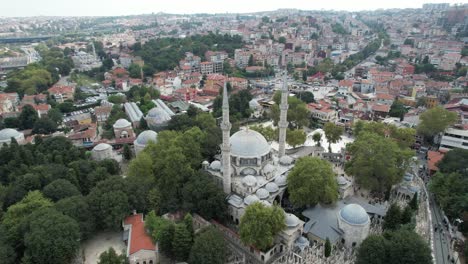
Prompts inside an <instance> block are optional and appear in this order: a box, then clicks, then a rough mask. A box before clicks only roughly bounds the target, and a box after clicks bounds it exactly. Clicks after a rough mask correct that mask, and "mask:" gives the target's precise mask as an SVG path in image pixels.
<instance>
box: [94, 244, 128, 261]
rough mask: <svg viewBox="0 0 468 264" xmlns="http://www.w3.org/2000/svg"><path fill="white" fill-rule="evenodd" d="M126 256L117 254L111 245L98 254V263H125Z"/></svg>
mask: <svg viewBox="0 0 468 264" xmlns="http://www.w3.org/2000/svg"><path fill="white" fill-rule="evenodd" d="M127 263H128V261H127V257H126V256H125V254H120V255H119V254H117V252H115V250H114V248H113V247H110V248H109V249H108V250H107V251H104V252H102V253H101V255H99V262H98V264H127Z"/></svg>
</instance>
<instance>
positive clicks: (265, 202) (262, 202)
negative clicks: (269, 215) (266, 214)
mask: <svg viewBox="0 0 468 264" xmlns="http://www.w3.org/2000/svg"><path fill="white" fill-rule="evenodd" d="M260 203H261V204H263V205H265V206H271V203H270V202H269V201H266V200H261V201H260Z"/></svg>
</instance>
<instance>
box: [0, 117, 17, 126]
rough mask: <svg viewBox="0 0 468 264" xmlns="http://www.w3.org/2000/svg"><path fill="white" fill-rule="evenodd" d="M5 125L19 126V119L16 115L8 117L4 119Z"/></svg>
mask: <svg viewBox="0 0 468 264" xmlns="http://www.w3.org/2000/svg"><path fill="white" fill-rule="evenodd" d="M3 125H4V126H5V128H16V127H19V120H18V118H16V117H6V118H5V119H3Z"/></svg>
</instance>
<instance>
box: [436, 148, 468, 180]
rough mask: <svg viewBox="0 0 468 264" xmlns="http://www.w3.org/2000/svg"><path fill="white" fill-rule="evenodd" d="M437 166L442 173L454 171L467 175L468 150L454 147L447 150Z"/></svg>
mask: <svg viewBox="0 0 468 264" xmlns="http://www.w3.org/2000/svg"><path fill="white" fill-rule="evenodd" d="M437 167H438V168H439V170H440V171H441V172H442V173H446V174H447V173H452V172H456V173H459V174H462V175H463V176H468V170H467V168H468V150H466V149H461V148H456V149H453V150H451V151H449V152H447V153H446V154H445V155H444V157H443V158H442V160H441V161H439V163H438V164H437Z"/></svg>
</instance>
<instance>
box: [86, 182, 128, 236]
mask: <svg viewBox="0 0 468 264" xmlns="http://www.w3.org/2000/svg"><path fill="white" fill-rule="evenodd" d="M126 188H127V187H126V186H125V181H124V179H122V178H119V177H111V178H109V179H107V180H104V181H101V182H99V183H98V184H97V185H96V187H94V188H93V189H92V190H91V192H90V193H89V195H88V197H87V200H88V204H89V207H90V210H91V212H92V213H93V215H94V217H95V219H96V225H97V226H98V227H99V228H103V229H118V228H120V226H121V221H122V219H123V218H124V217H125V216H126V215H127V214H128V212H129V202H128V196H127V194H126V193H125V191H126Z"/></svg>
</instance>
